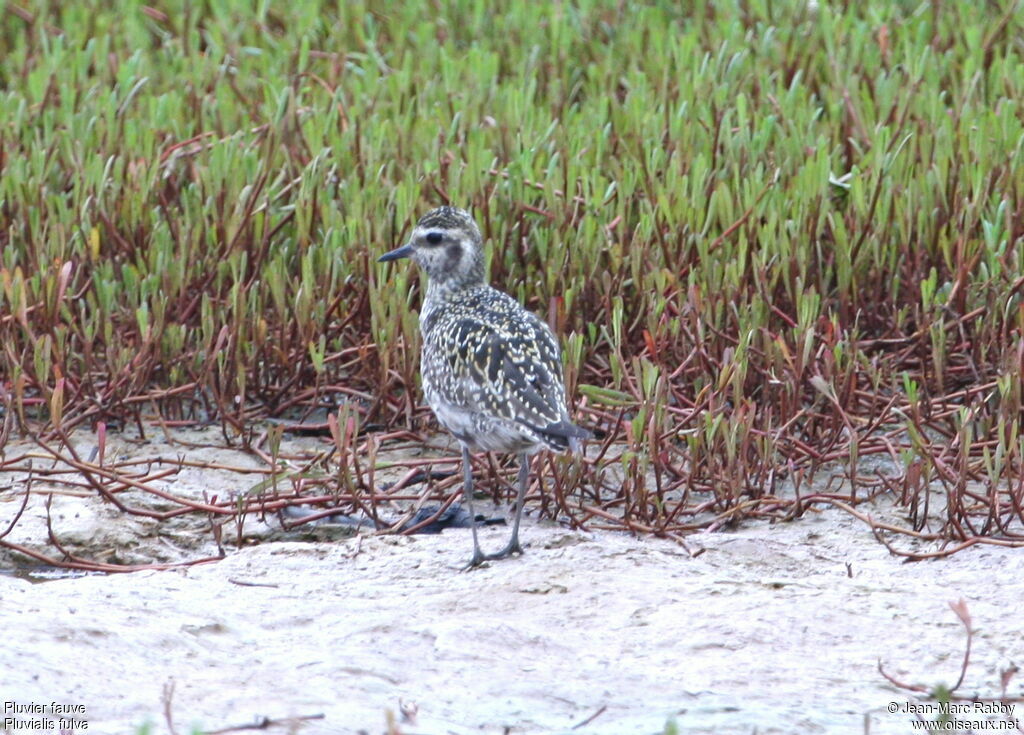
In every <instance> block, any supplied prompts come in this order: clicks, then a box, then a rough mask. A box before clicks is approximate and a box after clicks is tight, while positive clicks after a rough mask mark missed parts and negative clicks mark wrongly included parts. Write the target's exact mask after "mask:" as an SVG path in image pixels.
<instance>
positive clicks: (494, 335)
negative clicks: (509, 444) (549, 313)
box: [449, 314, 566, 431]
mask: <svg viewBox="0 0 1024 735" xmlns="http://www.w3.org/2000/svg"><path fill="white" fill-rule="evenodd" d="M449 334H450V337H451V339H453V340H454V345H453V347H455V351H457V352H458V359H459V362H460V363H461V364H462V365H463V366H465V368H466V369H465V371H464V372H463V374H462V375H460V376H459V378H460V379H461V381H462V388H463V391H464V393H463V394H464V395H465V397H466V399H467V400H468V402H469V403H470V405H469V406H467V408H471V409H473V410H476V411H481V412H483V413H486V414H489V415H491V416H494V417H496V418H502V419H507V420H509V421H515V422H517V423H520V424H523V425H525V426H527V427H529V428H532V429H534V430H539V431H545V430H546V429H547V428H548V427H551V426H555V427H557V426H559V425H561V424H562V423H563V421H564V420H565V419H566V409H565V385H564V382H563V378H562V360H561V355H560V354H559V349H558V343H557V342H556V341H555V337H554V335H553V334H552V333H551V330H550V329H548V326H547V325H546V324H544V322H542V321H541V320H540V319H538V318H537V317H536V316H534V315H533V314H530V315H529V318H527V319H520V320H517V321H516V322H515V323H514V324H507V323H506V324H504V325H501V326H495V325H494V324H491V323H486V322H484V321H482V320H477V319H462V320H460V321H459V322H458V323H457V324H456V325H455V329H453V330H451V332H449Z"/></svg>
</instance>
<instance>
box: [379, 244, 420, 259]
mask: <svg viewBox="0 0 1024 735" xmlns="http://www.w3.org/2000/svg"><path fill="white" fill-rule="evenodd" d="M410 255H412V245H403V246H402V247H400V248H398V249H396V250H392V251H391V252H389V253H384V254H383V255H382V256H380V257H379V258H377V262H378V263H386V262H388V261H389V260H398V259H399V258H408V257H409V256H410Z"/></svg>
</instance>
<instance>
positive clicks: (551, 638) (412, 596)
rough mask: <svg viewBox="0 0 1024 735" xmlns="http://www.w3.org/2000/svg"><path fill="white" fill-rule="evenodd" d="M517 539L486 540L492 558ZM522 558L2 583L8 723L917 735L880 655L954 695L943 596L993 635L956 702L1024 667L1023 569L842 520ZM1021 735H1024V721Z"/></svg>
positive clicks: (1018, 686) (115, 522)
mask: <svg viewBox="0 0 1024 735" xmlns="http://www.w3.org/2000/svg"><path fill="white" fill-rule="evenodd" d="M177 453H178V454H180V453H181V452H180V450H178V451H177ZM236 461H237V460H236ZM202 477H203V475H202V473H194V475H193V476H192V477H191V479H188V478H179V479H178V481H177V482H178V487H177V488H176V491H179V492H180V491H181V489H182V488H181V484H182V483H184V482H186V481H188V482H196V481H199V480H201V479H202ZM3 479H4V478H3V477H0V486H2V485H3ZM221 481H222V478H220V479H217V482H221ZM211 482H213V480H211ZM246 482H255V480H252V481H249V480H247V481H246ZM7 500H8V502H5V503H0V529H2V528H3V527H6V524H7V522H8V521H9V519H10V517H11V514H12V513H13V512H14V507H13V506H14V505H16V504H15V503H13V502H10V500H11V499H10V498H7ZM74 502H75V503H81V504H82V505H81V507H80V508H78V509H77V510H75V512H68V510H69V509H71V508H74V507H75V506H74V505H67V506H65V509H64V510H63V511H61V512H60V514H59V516H58V517H57V522H56V523H55V526H56V528H57V530H58V532H59V533H65V534H67V536H68V537H73V536H75V534H88V533H90V532H92V533H95V534H98V535H100V536H102V533H103V532H112V531H111V529H115V528H116V529H128V531H127V532H126V533H128V534H130V533H135V532H137V531H138V530H139V528H140V525H139V524H138V523H137V522H135V521H126V520H125V519H123V518H120V517H119V516H116V515H113V514H112V513H111V512H110V511H109V508H103V509H101V510H100V511H95V509H93V510H87V509H86V501H82V500H79V499H74ZM55 505H56V504H55ZM36 510H38V509H36ZM883 510H884V509H879V512H883ZM76 514H77V518H76ZM30 515H31V514H30ZM35 518H36V521H38V516H35ZM890 519H891V516H890ZM32 522H33V521H32V520H31V519H29V520H28V521H27V525H26V528H29V527H31V523H32ZM76 524H78V526H77V527H76ZM507 533H508V529H506V528H502V527H492V528H488V529H485V530H483V532H482V535H483V538H484V540H485V543H486V546H487V547H488V548H496V547H498V546H499V545H500V544H502V543H503V542H504V540H505V538H506V534H507ZM207 536H208V534H207ZM127 537H128V536H125V537H124V538H127ZM112 538H116V534H115V535H114V536H113V537H112ZM523 538H524V540H525V541H526V542H527V543H528V544H529V548H528V549H527V553H526V554H525V556H523V557H521V558H518V559H511V560H505V561H501V562H495V563H492V564H491V565H490V566H488V567H485V568H482V569H478V570H475V571H472V572H462V571H460V568H461V566H462V564H463V563H464V562H465V560H466V559H467V558H468V555H469V551H470V540H469V531H468V530H463V529H453V530H448V531H445V532H444V533H443V534H441V535H440V536H415V537H370V538H364V539H361V540H360V539H347V540H343V541H338V542H333V543H300V542H268V543H264V544H262V545H259V546H250V547H247V548H244V549H242V550H238V551H231V552H230V553H229V555H228V557H227V558H226V559H224V560H223V561H220V562H217V563H213V564H207V565H201V566H195V567H190V568H183V569H177V570H173V571H162V572H138V573H134V574H127V575H113V576H107V577H103V576H91V577H82V578H77V579H64V580H56V581H48V582H43V583H30V582H29V581H26V580H25V579H22V578H18V577H13V576H7V575H0V630H2V631H3V638H2V640H3V643H2V649H0V650H2V654H3V663H4V666H3V667H2V668H0V707H2V706H3V703H5V702H17V703H20V704H30V703H37V704H46V705H48V704H49V703H51V702H57V703H62V704H79V705H85V707H86V715H85V717H84V719H85V720H86V721H87V722H88V729H87V730H84V729H78V730H76V731H75V732H76V733H104V734H107V733H109V734H111V735H120V734H121V733H125V734H129V733H134V732H135V731H136V728H137V726H139V725H140V724H142V723H144V722H147V721H149V722H152V723H153V724H154V729H153V732H154V733H165V732H168V729H167V727H166V725H165V724H164V720H163V715H162V708H163V704H162V699H161V697H162V691H163V689H164V686H165V684H166V683H167V682H168V681H170V680H173V681H174V684H175V690H174V695H173V699H172V711H173V716H174V720H175V723H176V724H177V727H178V732H179V733H182V735H184V734H185V733H188V732H189V727H190V726H191V725H193V724H195V725H198V726H200V727H202V728H203V729H209V730H216V729H218V728H225V727H229V726H237V725H241V724H244V723H249V722H253V721H254V720H256V719H257V718H260V717H264V716H266V717H271V718H284V717H289V716H302V715H313V714H320V713H322V714H323V716H324V717H323V719H320V720H310V721H308V722H307V723H306V724H304V725H303V726H302V727H301V728H295V729H294V730H291V731H294V732H299V733H303V734H304V735H327V734H331V735H334V734H345V733H359V732H365V733H368V734H369V735H380V734H381V733H384V732H385V731H386V717H387V714H388V712H389V711H390V712H391V713H393V715H394V718H395V720H396V721H397V722H398V723H399V724H398V726H397V727H398V728H399V729H398V730H397V731H398V732H401V733H403V735H445V734H448V733H454V734H457V735H462V734H464V733H487V734H492V733H493V734H495V735H500V734H502V733H505V732H509V733H516V734H517V735H518V734H524V735H525V734H527V733H569V732H574V733H601V734H606V735H630V734H632V733H638V734H643V735H648V734H652V735H653V734H654V733H660V732H662V730H663V728H664V727H665V723H666V721H667V720H668V719H669V718H670V717H674V718H675V720H676V722H677V723H678V726H679V729H680V732H682V733H721V734H726V735H728V734H731V733H742V734H744V735H748V734H751V733H759V734H761V735H764V734H766V733H872V734H873V735H879V734H883V733H884V734H889V733H910V732H920V731H921V730H914V729H913V726H912V722H913V720H914V717H913V716H912V715H909V714H904V713H897V714H890V713H889V712H888V709H889V707H890V706H897V707H902V706H905V705H906V704H907V703H908V701H911V702H913V701H916V700H908V694H907V693H905V692H900V691H898V690H896V689H894V688H893V687H892V686H891V685H890V684H888V683H887V682H886V681H885V680H884V679H883V678H882V677H881V676H880V675H879V673H878V671H877V662H878V659H879V658H881V659H882V660H883V662H884V664H885V665H886V668H887V670H888V671H889V672H891V673H893V674H895V675H898V676H899V677H900V678H902V679H904V680H906V681H909V682H911V683H922V684H926V685H929V686H931V685H935V684H941V683H944V684H947V685H948V684H952V683H953V682H955V681H956V679H957V677H958V676H959V673H960V663H961V656H962V652H963V645H964V640H965V639H964V634H963V628H962V625H961V624H960V622H959V621H958V620H957V618H956V616H955V615H954V614H953V612H952V611H951V610H950V608H949V606H948V604H947V602H948V601H950V600H956V599H958V598H961V597H962V598H964V599H965V600H966V601H967V604H968V607H969V610H970V612H971V615H972V616H973V620H974V625H975V627H976V628H977V629H978V633H977V635H976V637H975V641H974V651H973V653H972V655H971V665H970V668H969V670H968V673H967V679H966V684H965V685H964V687H962V689H961V693H963V694H978V695H980V696H984V697H995V696H998V695H999V679H1000V673H1001V672H1002V671H1004V670H1006V669H1009V668H1010V667H1011V665H1012V664H1013V662H1017V663H1020V662H1022V661H1024V618H1022V616H1021V611H1022V606H1021V601H1022V600H1024V563H1022V556H1021V554H1022V553H1024V552H1022V551H1020V550H1016V551H1015V550H1012V549H1002V548H995V547H974V548H972V549H969V550H967V551H964V552H961V553H959V554H957V555H955V556H953V557H951V558H948V559H944V560H939V561H929V562H918V563H912V564H906V563H903V562H902V561H901V560H900V559H897V558H894V557H891V556H890V555H889V554H888V552H887V551H886V550H885V548H884V547H882V546H881V545H879V544H878V543H877V542H876V541H875V540H874V539H873V537H872V536H871V534H870V532H869V531H868V529H867V528H866V527H865V526H864V525H863V524H862V523H860V522H859V521H857V520H855V519H853V518H852V517H850V516H848V515H846V514H844V513H843V512H842V511H839V510H828V511H823V512H820V513H811V514H808V515H806V516H805V517H804V518H803V519H801V520H799V521H796V522H792V523H784V524H775V525H769V524H767V523H764V524H760V523H759V524H748V525H745V526H743V527H741V528H740V529H739V530H732V531H726V532H720V533H715V534H699V535H696V536H691V537H689V539H688V543H689V544H690V546H691V547H692V548H693V549H701V548H703V549H704V550H705V551H704V553H702V554H700V555H698V556H695V557H694V556H691V555H690V554H689V553H688V552H687V551H686V550H684V549H682V548H681V547H679V546H677V545H675V544H674V543H671V542H667V541H660V540H657V539H640V538H632V537H630V536H628V535H626V534H622V533H612V532H600V533H582V532H572V531H567V530H565V529H563V528H560V527H558V526H556V525H554V524H552V523H537V522H534V521H527V522H526V524H525V527H524V533H523ZM99 543H100V544H101V545H102V543H117V542H116V541H111V540H110V538H107V537H104V540H103V541H101V542H99ZM141 543H144V544H145V543H148V544H149V545H150V546H151V547H152V546H159V544H160V537H159V536H149V537H144V538H143V539H142V541H141ZM4 563H7V562H4ZM851 574H852V576H851ZM254 584H255V585H259V586H251V585H254ZM1022 683H1024V675H1021V676H1020V677H1019V678H1016V679H1014V680H1013V681H1012V682H1011V684H1010V687H1009V690H1008V694H1009V695H1010V696H1017V697H1020V696H1021V695H1022V694H1024V687H1022ZM893 703H895V704H893ZM403 705H404V707H405V708H406V709H407V710H415V711H416V714H415V715H414V717H413V719H412V721H405V722H403V721H402V717H401V711H402V707H403ZM594 715H596V716H594ZM8 716H10V715H8ZM2 717H3V715H2V714H0V731H3V727H2ZM17 717H19V718H22V719H24V718H26V717H28V715H23V714H22V715H17ZM76 717H79V718H80V719H81V715H76ZM590 718H592V719H590ZM588 719H590V721H589V722H588V723H587V724H585V725H583V726H581V727H578V728H577V729H574V730H573V729H572V728H573V726H574V725H577V724H579V723H582V722H584V721H586V720H588ZM925 719H933V718H932V717H930V716H926V717H925ZM960 719H973V720H979V719H984V718H983V717H982V716H980V715H972V716H970V717H969V718H967V717H963V716H962V717H961V718H960ZM993 719H994V720H995V721H999V722H1007V721H1008V718H1001V717H996V718H993ZM1012 719H1016V720H1018V721H1019V722H1020V723H1021V724H1022V725H1024V704H1018V705H1017V707H1016V710H1015V712H1014V713H1013V714H1012V715H1010V717H1009V720H1012ZM289 731H290V730H288V729H287V728H275V729H272V730H270V732H289ZM989 731H996V732H997V731H999V730H994V729H993V730H978V732H989ZM10 732H11V733H27V732H37V731H32V730H26V729H10ZM50 732H54V731H50Z"/></svg>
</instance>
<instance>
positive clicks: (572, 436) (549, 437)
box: [536, 419, 594, 454]
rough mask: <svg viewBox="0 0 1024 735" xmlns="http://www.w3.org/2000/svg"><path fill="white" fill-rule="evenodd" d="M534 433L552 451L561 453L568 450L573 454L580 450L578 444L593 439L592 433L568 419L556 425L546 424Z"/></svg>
mask: <svg viewBox="0 0 1024 735" xmlns="http://www.w3.org/2000/svg"><path fill="white" fill-rule="evenodd" d="M536 431H537V433H538V434H540V435H541V438H542V439H544V441H545V442H546V443H547V444H548V445H549V446H550V447H551V448H552V449H557V450H558V451H561V452H564V451H565V450H566V449H568V450H569V451H570V452H572V453H573V454H575V453H576V452H578V451H579V450H580V442H582V441H583V440H584V439H592V438H593V437H594V435H593V433H591V432H590V431H587V430H586V429H584V428H582V427H580V426H577V425H576V424H574V423H572V422H571V421H569V420H568V419H563V420H562V421H559V422H558V423H556V424H548V425H547V426H545V427H544V428H543V429H537V430H536Z"/></svg>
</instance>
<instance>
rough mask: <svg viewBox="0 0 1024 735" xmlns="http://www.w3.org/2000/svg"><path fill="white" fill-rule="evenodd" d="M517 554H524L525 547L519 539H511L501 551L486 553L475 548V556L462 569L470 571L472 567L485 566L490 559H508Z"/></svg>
mask: <svg viewBox="0 0 1024 735" xmlns="http://www.w3.org/2000/svg"><path fill="white" fill-rule="evenodd" d="M513 554H515V555H516V556H522V555H523V547H522V546H520V545H519V541H518V540H515V541H510V542H509V544H508V546H506V547H505V548H504V549H502V550H501V551H498V552H496V553H494V554H485V553H484V552H482V551H480V549H474V550H473V558H472V559H470V560H469V563H468V564H467V565H466V566H465V567H463V568H462V571H464V572H468V571H469V570H470V569H476V568H477V567H480V566H483V565H484V564H486V563H487V562H489V561H497V560H498V559H507V558H508V557H510V556H512V555H513Z"/></svg>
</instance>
